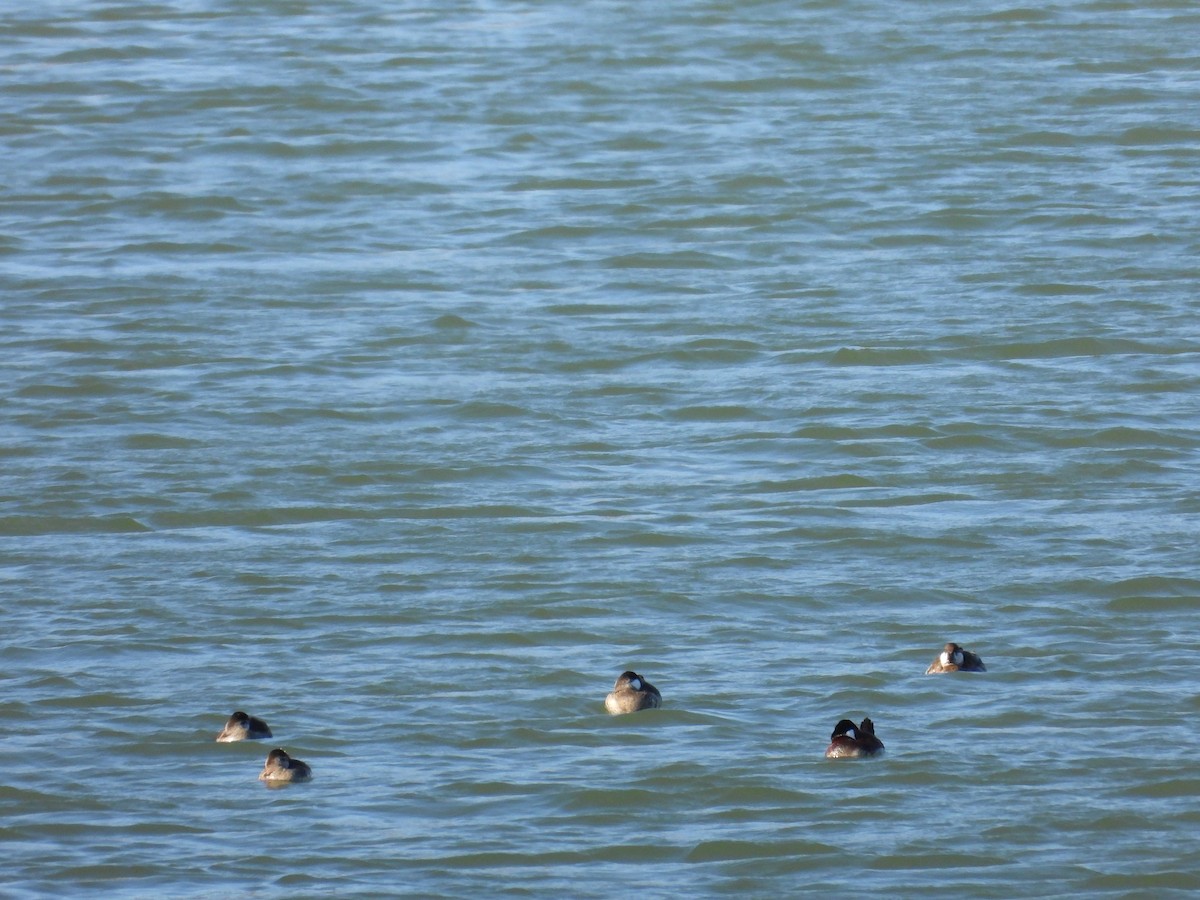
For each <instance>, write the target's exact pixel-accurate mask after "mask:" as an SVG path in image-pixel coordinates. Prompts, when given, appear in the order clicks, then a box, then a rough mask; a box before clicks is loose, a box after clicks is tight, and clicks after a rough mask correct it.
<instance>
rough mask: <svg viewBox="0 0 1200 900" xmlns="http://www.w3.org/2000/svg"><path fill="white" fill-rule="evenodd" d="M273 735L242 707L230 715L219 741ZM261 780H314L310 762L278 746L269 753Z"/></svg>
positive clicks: (260, 737)
mask: <svg viewBox="0 0 1200 900" xmlns="http://www.w3.org/2000/svg"><path fill="white" fill-rule="evenodd" d="M269 737H271V729H270V727H269V726H268V725H267V723H266V722H264V721H263V720H262V719H260V718H258V717H257V716H248V715H246V714H245V713H244V712H242V711H241V710H240V709H239V710H238V711H237V712H235V713H234V714H233V715H232V716H230V717H229V721H228V722H226V723H225V727H224V728H222V729H221V733H220V734H218V735H217V741H218V742H220V743H222V744H227V743H230V742H232V741H261V740H262V739H263V738H269ZM258 780H259V781H266V782H283V781H296V782H300V781H312V768H311V767H310V766H309V764H308V763H306V762H302V761H301V760H298V759H292V758H291V757H290V756H288V755H287V751H286V750H284V749H283V748H282V747H276V748H275V749H274V750H272V751H271V752H270V753H268V754H267V763H266V765H265V766H263V770H262V773H261V774H260V775H259V776H258Z"/></svg>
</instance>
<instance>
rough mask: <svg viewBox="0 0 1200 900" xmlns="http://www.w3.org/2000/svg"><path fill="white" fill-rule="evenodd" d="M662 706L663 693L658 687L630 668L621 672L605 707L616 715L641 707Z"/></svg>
mask: <svg viewBox="0 0 1200 900" xmlns="http://www.w3.org/2000/svg"><path fill="white" fill-rule="evenodd" d="M660 706H662V694H660V693H659V692H658V688H656V687H655V686H654V685H652V684H651V683H650V682H648V681H647V680H646V679H645V678H643V677H642V676H641V675H639V674H638V673H637V672H633V671H629V670H626V671H624V672H622V673H621V676H620V677H619V678H618V679H617V683H616V684H614V685H613V689H612V691H611V692H610V693H609V695H608V696H607V697H605V698H604V708H605V709H606V710H608V711H609V712H610V713H611V714H612V715H614V716H619V715H621V714H622V713H631V712H637V711H638V710H640V709H658V708H659V707H660Z"/></svg>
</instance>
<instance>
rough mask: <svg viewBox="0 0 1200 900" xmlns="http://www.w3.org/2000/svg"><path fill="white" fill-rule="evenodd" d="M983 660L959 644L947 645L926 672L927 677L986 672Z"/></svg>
mask: <svg viewBox="0 0 1200 900" xmlns="http://www.w3.org/2000/svg"><path fill="white" fill-rule="evenodd" d="M986 671H987V667H986V666H985V665H984V664H983V660H982V659H980V658H979V657H978V656H977V655H976V654H974V653H972V652H971V651H970V650H964V649H963V648H962V647H960V646H958V644H953V643H951V644H947V645H946V649H944V650H943V651H942V652H941V653H939V654H938V655H937V658H936V659H935V660H934V661H933V662H931V663H930V664H929V668H928V669H926V670H925V674H926V675H941V674H942V673H944V672H986Z"/></svg>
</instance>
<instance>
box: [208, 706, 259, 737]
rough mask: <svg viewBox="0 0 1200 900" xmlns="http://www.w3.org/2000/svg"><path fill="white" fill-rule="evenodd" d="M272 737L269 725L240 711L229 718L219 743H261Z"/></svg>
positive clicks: (220, 735) (222, 730) (219, 735)
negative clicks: (264, 739) (260, 741)
mask: <svg viewBox="0 0 1200 900" xmlns="http://www.w3.org/2000/svg"><path fill="white" fill-rule="evenodd" d="M270 736H271V729H270V728H269V727H267V723H266V722H264V721H263V720H262V719H259V718H257V717H256V716H248V715H246V714H245V713H244V712H242V711H241V710H240V709H239V710H238V711H237V712H235V713H234V714H233V715H232V716H230V717H229V721H228V722H226V723H225V727H224V728H222V729H221V733H220V734H218V735H217V741H218V742H220V743H222V744H226V743H229V742H230V741H259V740H262V739H263V738H269V737H270Z"/></svg>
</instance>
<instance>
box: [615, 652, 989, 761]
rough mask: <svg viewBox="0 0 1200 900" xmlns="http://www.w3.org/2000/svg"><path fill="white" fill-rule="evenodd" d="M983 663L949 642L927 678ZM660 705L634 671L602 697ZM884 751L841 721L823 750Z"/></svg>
mask: <svg viewBox="0 0 1200 900" xmlns="http://www.w3.org/2000/svg"><path fill="white" fill-rule="evenodd" d="M986 671H987V668H986V667H985V666H984V664H983V660H982V659H980V658H979V656H978V655H977V654H974V653H972V652H971V651H970V650H964V649H963V648H962V647H960V646H959V645H958V644H954V643H949V644H946V646H945V648H944V649H943V650H942V652H941V653H939V654H938V655H937V656H936V657H935V658H934V660H933V662H931V663H930V664H929V668H928V669H926V670H925V674H926V675H941V674H944V673H948V672H986ZM660 706H662V694H661V693H660V692H659V690H658V688H656V687H655V686H654V685H652V684H651V683H650V682H648V681H647V680H646V679H645V678H643V677H642V676H641V675H639V674H637V672H622V673H621V676H620V677H619V678H618V679H617V683H616V684H615V685H613V689H612V691H611V692H610V693H609V695H608V696H607V697H605V698H604V708H605V709H607V710H608V711H609V712H610V713H612V714H613V715H614V716H615V715H621V714H622V713H631V712H637V711H639V710H643V709H658V708H659V707H660ZM882 752H883V741H881V740H880V739H879V738H877V737H876V736H875V723H874V722H872V721H871V720H870V719H863V720H862V722H860V723H859V724H858V725H855V724H854V723H853V722H851V721H850V720H849V719H842V720H841V721H840V722H838V723H837V725H835V726H834V728H833V734H831V735H830V743H829V746H828V747H826V748H825V758H826V759H846V758H853V757H859V756H877V755H879V754H880V753H882Z"/></svg>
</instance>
